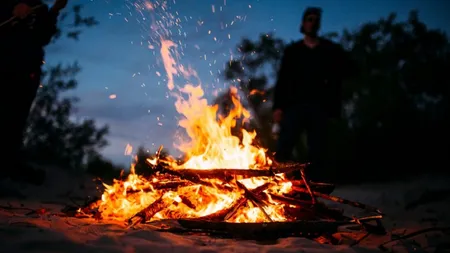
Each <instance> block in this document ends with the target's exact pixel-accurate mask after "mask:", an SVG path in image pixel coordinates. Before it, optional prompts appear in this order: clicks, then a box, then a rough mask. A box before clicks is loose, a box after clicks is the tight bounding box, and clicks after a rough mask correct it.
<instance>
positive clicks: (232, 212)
mask: <svg viewBox="0 0 450 253" xmlns="http://www.w3.org/2000/svg"><path fill="white" fill-rule="evenodd" d="M269 186H270V184H269V183H265V184H263V185H261V186H259V187H257V188H255V189H253V190H249V191H250V192H251V193H253V194H254V195H256V196H257V195H258V194H260V193H262V192H263V191H265V190H267V188H269ZM245 202H247V198H246V197H245V196H243V197H241V198H239V199H238V200H237V201H236V202H235V204H234V205H233V206H232V207H231V208H230V210H229V211H228V212H227V214H226V216H225V218H224V220H229V219H230V218H231V217H233V216H234V215H235V214H236V212H237V211H238V210H239V208H241V206H242V205H243V204H245Z"/></svg>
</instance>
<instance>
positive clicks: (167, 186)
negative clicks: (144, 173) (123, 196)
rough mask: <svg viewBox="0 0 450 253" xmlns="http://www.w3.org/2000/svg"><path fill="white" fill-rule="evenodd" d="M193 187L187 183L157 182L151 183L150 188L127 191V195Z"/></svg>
mask: <svg viewBox="0 0 450 253" xmlns="http://www.w3.org/2000/svg"><path fill="white" fill-rule="evenodd" d="M191 185H193V184H192V183H191V182H189V181H171V182H157V183H152V186H151V187H145V188H141V189H136V190H134V189H128V190H127V194H129V193H138V192H141V191H142V192H151V191H153V190H177V189H178V188H180V187H186V186H191Z"/></svg>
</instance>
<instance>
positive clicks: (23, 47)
mask: <svg viewBox="0 0 450 253" xmlns="http://www.w3.org/2000/svg"><path fill="white" fill-rule="evenodd" d="M66 5H67V0H56V1H55V3H54V5H53V6H52V7H51V8H49V7H48V6H47V5H46V4H44V3H43V2H42V1H41V0H2V1H0V87H1V94H2V97H1V98H0V103H1V109H0V110H1V112H2V114H1V117H2V134H3V137H4V138H2V142H3V145H6V146H7V149H8V151H9V152H2V158H3V159H2V160H1V161H0V163H6V165H2V166H6V168H5V169H4V170H2V173H1V174H2V176H10V177H11V178H13V179H19V180H20V179H22V180H24V179H25V180H26V179H31V180H32V181H34V182H38V181H42V178H39V177H40V176H41V175H42V173H37V171H36V170H33V169H32V168H31V167H29V166H28V165H27V164H26V163H25V162H23V157H21V148H22V145H23V132H24V129H25V126H26V122H27V118H28V115H29V112H30V108H31V106H32V104H33V100H34V98H35V97H36V93H37V90H38V88H39V85H40V79H41V66H42V64H43V60H44V49H43V47H44V46H46V45H47V44H49V42H50V41H51V38H52V36H53V35H55V33H56V31H57V28H56V23H57V17H58V14H59V11H60V10H61V9H63V8H64V7H65V6H66ZM43 117H45V115H43ZM6 173H8V174H9V175H6ZM41 177H42V176H41Z"/></svg>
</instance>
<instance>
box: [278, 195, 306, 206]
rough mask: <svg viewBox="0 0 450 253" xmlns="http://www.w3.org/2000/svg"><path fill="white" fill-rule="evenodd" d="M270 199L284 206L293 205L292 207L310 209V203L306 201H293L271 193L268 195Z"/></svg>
mask: <svg viewBox="0 0 450 253" xmlns="http://www.w3.org/2000/svg"><path fill="white" fill-rule="evenodd" d="M269 195H270V197H271V198H272V199H273V200H274V201H276V202H278V203H281V204H285V205H293V206H301V207H305V206H306V207H310V206H311V205H312V202H311V201H307V200H300V199H294V198H289V197H285V196H281V195H276V194H273V193H269Z"/></svg>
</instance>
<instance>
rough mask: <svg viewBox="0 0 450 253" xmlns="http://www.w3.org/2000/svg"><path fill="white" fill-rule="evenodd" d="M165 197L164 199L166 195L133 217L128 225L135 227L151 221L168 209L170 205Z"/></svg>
mask: <svg viewBox="0 0 450 253" xmlns="http://www.w3.org/2000/svg"><path fill="white" fill-rule="evenodd" d="M163 197H164V195H163V196H161V197H160V198H159V199H157V200H155V201H154V202H153V203H151V204H150V205H148V206H147V207H146V208H144V209H142V210H141V211H139V212H138V213H137V214H135V215H134V216H133V217H131V218H130V219H129V220H128V224H129V225H130V226H133V225H135V224H137V223H141V222H146V221H149V220H150V219H151V218H152V217H153V216H155V214H157V213H158V212H159V211H161V210H163V209H164V208H166V207H168V206H169V205H170V204H169V203H167V201H165V200H164V198H163Z"/></svg>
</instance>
